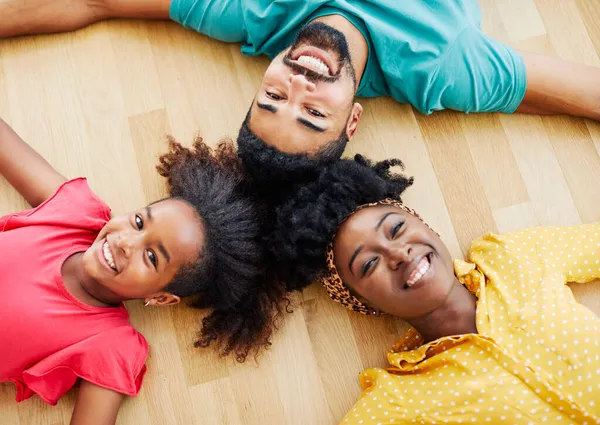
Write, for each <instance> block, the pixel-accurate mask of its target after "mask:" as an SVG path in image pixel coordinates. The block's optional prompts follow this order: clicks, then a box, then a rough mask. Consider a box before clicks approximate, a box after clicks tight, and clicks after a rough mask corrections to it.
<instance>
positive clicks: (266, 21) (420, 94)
mask: <svg viewBox="0 0 600 425" xmlns="http://www.w3.org/2000/svg"><path fill="white" fill-rule="evenodd" d="M170 13H171V19H173V20H174V21H177V22H179V23H180V24H182V25H184V26H185V27H187V28H192V29H194V30H196V31H198V32H201V33H203V34H206V35H208V36H209V37H212V38H215V39H217V40H222V41H226V42H239V43H242V48H241V50H242V53H243V54H245V55H261V54H265V55H267V56H269V57H270V58H273V57H275V56H276V55H277V54H278V53H279V52H281V51H282V50H283V49H285V48H287V47H288V46H289V45H290V44H291V43H292V42H293V40H294V38H295V36H296V34H297V32H298V31H299V29H300V28H301V27H302V26H303V25H305V24H307V23H308V22H310V21H311V20H313V19H315V18H318V17H321V16H325V15H333V14H339V15H342V16H344V17H345V18H346V19H348V20H349V21H350V22H352V23H353V24H354V25H355V26H356V27H357V28H358V29H359V30H360V31H361V32H362V34H363V35H364V36H365V38H366V40H367V43H368V45H369V59H368V61H367V66H366V69H365V72H364V75H363V77H362V79H361V82H360V86H359V89H358V92H357V95H358V96H359V97H375V96H391V97H392V98H394V99H395V100H397V101H398V102H402V103H410V104H412V105H413V106H414V107H415V108H417V109H418V110H419V111H421V112H422V113H424V114H429V113H431V112H433V111H437V110H441V109H454V110H458V111H464V112H492V111H498V112H507V113H511V112H514V111H515V109H516V108H517V107H518V106H519V104H520V103H521V101H522V100H523V96H524V95H525V88H526V77H525V65H524V64H523V59H522V58H521V56H520V55H519V54H518V53H517V52H516V51H515V50H513V49H512V48H510V47H508V46H506V45H504V44H502V43H499V42H498V41H495V40H493V39H491V38H489V37H487V36H486V35H485V34H483V32H482V31H481V28H480V24H481V10H480V9H479V5H478V4H477V0H173V1H172V3H171V12H170Z"/></svg>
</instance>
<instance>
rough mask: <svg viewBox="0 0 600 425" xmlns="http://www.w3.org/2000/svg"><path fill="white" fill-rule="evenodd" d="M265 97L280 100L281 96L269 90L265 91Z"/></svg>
mask: <svg viewBox="0 0 600 425" xmlns="http://www.w3.org/2000/svg"><path fill="white" fill-rule="evenodd" d="M267 97H268V98H270V99H273V100H281V96H279V95H277V94H275V93H271V92H267Z"/></svg>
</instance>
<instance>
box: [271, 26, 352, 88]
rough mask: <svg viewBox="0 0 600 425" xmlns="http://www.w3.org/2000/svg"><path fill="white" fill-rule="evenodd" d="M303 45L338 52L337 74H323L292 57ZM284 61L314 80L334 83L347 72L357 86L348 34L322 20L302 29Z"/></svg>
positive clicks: (310, 79)
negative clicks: (304, 65)
mask: <svg viewBox="0 0 600 425" xmlns="http://www.w3.org/2000/svg"><path fill="white" fill-rule="evenodd" d="M301 45H308V46H313V47H317V48H319V49H323V50H325V51H328V52H333V53H334V54H336V55H337V61H338V63H337V65H338V72H337V73H336V74H335V75H322V74H319V73H318V72H314V71H312V70H310V69H306V68H305V67H303V66H302V65H300V64H298V63H296V62H295V61H294V60H293V59H292V54H293V53H294V51H295V50H297V48H298V47H300V46H301ZM283 63H284V64H285V65H287V66H288V67H290V68H292V69H293V70H294V71H295V72H298V73H300V74H304V76H305V77H306V78H307V79H308V80H309V81H312V82H325V83H334V82H336V81H338V80H339V79H340V78H341V75H342V72H345V73H346V74H348V76H349V77H350V78H352V81H353V82H354V87H355V88H356V87H357V85H356V73H355V72H354V67H353V66H352V58H351V57H350V49H349V48H348V42H347V41H346V36H345V35H344V34H343V33H342V32H340V31H338V30H336V29H335V28H333V27H331V26H329V25H327V24H324V23H322V22H312V23H310V24H308V25H305V26H304V27H302V29H300V31H299V32H298V35H296V39H295V40H294V42H293V43H292V46H291V47H290V49H289V51H288V53H287V54H286V55H285V56H284V58H283Z"/></svg>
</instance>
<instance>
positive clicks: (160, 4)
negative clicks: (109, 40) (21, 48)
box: [0, 0, 171, 38]
mask: <svg viewBox="0 0 600 425" xmlns="http://www.w3.org/2000/svg"><path fill="white" fill-rule="evenodd" d="M170 5H171V0H0V38H7V37H13V36H18V35H28V34H42V33H53V32H65V31H73V30H76V29H79V28H83V27H85V26H87V25H90V24H93V23H94V22H98V21H101V20H103V19H110V18H134V19H169V7H170Z"/></svg>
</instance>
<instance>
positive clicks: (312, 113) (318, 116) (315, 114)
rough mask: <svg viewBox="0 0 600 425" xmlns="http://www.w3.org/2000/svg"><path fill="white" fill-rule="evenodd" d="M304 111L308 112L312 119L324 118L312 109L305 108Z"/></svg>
mask: <svg viewBox="0 0 600 425" xmlns="http://www.w3.org/2000/svg"><path fill="white" fill-rule="evenodd" d="M306 110H307V111H308V113H309V114H311V115H312V116H313V117H317V118H325V115H323V114H322V113H320V112H319V111H315V110H314V109H311V108H306Z"/></svg>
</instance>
